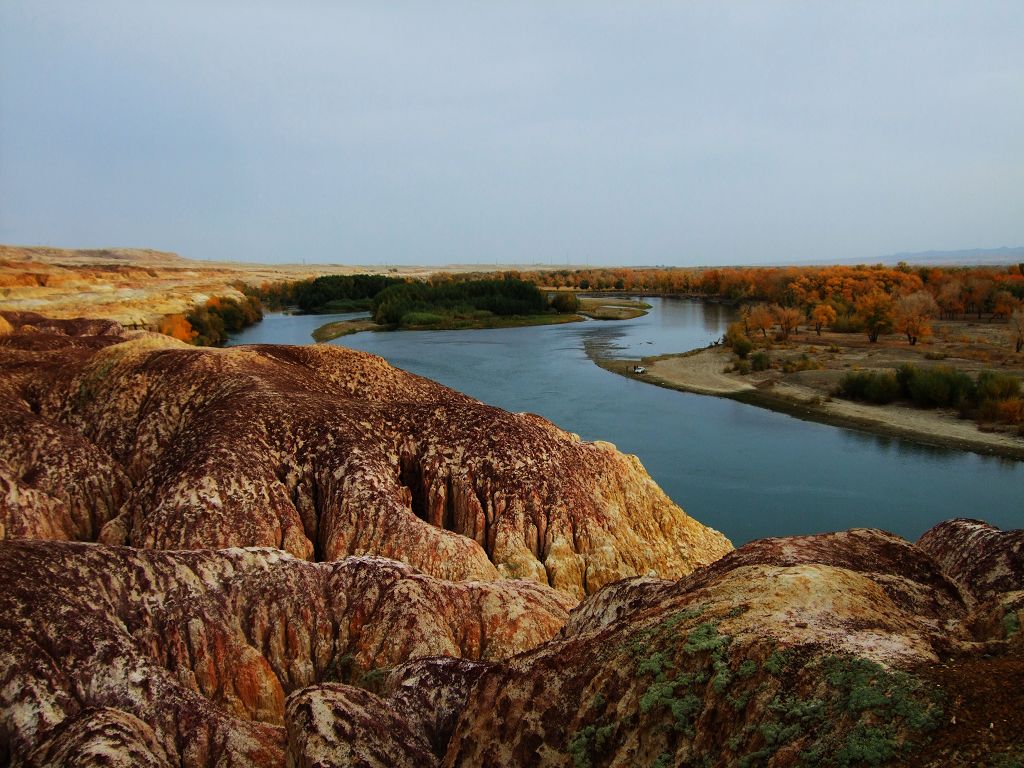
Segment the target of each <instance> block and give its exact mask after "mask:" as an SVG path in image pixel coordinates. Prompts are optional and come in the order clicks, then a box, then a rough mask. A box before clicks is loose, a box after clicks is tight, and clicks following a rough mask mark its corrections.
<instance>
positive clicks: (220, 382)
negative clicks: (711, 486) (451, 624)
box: [0, 317, 730, 596]
mask: <svg viewBox="0 0 1024 768" xmlns="http://www.w3.org/2000/svg"><path fill="white" fill-rule="evenodd" d="M23 320H24V318H20V317H19V318H15V321H14V322H13V324H14V325H16V326H17V327H18V328H19V331H21V332H23V331H24V330H25V328H26V327H27V325H26V323H24V322H23ZM29 325H31V326H32V327H33V328H34V329H35V331H34V332H39V331H42V330H47V329H49V328H51V327H53V328H54V329H55V331H54V333H53V335H52V336H51V337H50V338H52V339H58V340H60V339H68V338H75V339H87V338H91V339H101V340H102V344H97V346H95V347H88V346H79V347H75V348H73V349H68V348H66V347H63V346H59V345H57V346H55V347H53V348H49V349H47V348H44V347H43V345H41V344H40V343H36V344H35V346H33V348H32V349H30V350H26V349H21V348H18V347H17V345H16V344H14V343H13V341H14V340H17V339H19V338H25V336H24V334H22V335H20V336H19V334H15V335H13V336H9V337H6V338H8V339H9V340H11V342H12V343H11V344H8V346H6V347H3V346H0V387H2V388H4V389H6V390H7V391H8V392H10V393H11V398H10V404H8V405H6V406H3V407H5V408H8V409H10V411H11V413H12V414H13V415H9V416H8V418H9V419H14V418H21V419H23V420H27V419H29V415H27V414H31V417H32V418H34V419H38V420H40V423H42V424H45V425H47V430H40V432H39V438H38V441H39V443H40V445H39V447H38V449H34V450H33V456H34V457H35V459H34V464H33V466H35V467H36V468H37V470H36V471H37V472H41V473H43V474H49V475H53V476H66V475H67V474H68V472H69V471H71V470H70V469H69V463H70V459H69V456H71V455H72V454H74V455H78V454H81V453H83V451H85V448H88V447H89V446H92V447H94V450H93V451H92V453H93V454H94V455H93V458H92V460H93V461H94V463H102V462H103V461H106V464H104V465H103V466H104V470H103V471H104V472H106V475H104V476H103V477H102V478H100V477H99V474H97V473H95V472H94V473H93V475H94V476H95V479H94V484H95V485H96V486H98V487H102V488H103V489H104V492H105V493H106V495H107V498H109V499H110V500H111V503H115V502H116V501H117V500H119V499H121V498H122V496H124V498H125V501H124V504H123V506H122V507H121V509H120V514H118V515H117V517H116V518H114V519H113V520H110V521H109V522H108V523H107V524H106V526H105V527H104V528H103V530H102V533H101V534H100V539H101V540H102V541H104V542H106V543H110V544H130V545H132V546H137V547H146V548H157V549H167V548H193V549H199V548H219V547H226V546H271V547H277V548H281V549H284V550H286V551H288V552H291V553H292V554H294V555H296V556H297V557H301V558H306V559H315V560H330V559H335V558H340V557H345V556H347V555H357V554H376V555H381V556H385V557H390V558H394V559H399V560H403V561H405V562H408V563H410V564H412V565H414V566H415V567H417V568H419V569H421V570H423V571H425V572H427V573H430V574H432V575H434V576H438V577H441V578H447V579H456V580H460V579H484V580H493V579H496V578H499V577H510V578H529V579H534V580H536V581H539V582H541V583H547V584H550V585H552V586H554V587H556V588H557V589H560V590H562V591H565V592H567V593H569V594H572V595H577V596H580V595H583V594H584V593H586V592H593V591H595V590H596V589H598V588H599V587H600V586H602V585H603V584H606V583H608V582H610V581H614V580H616V579H619V578H622V577H625V576H632V575H637V574H647V573H656V574H658V575H661V576H666V577H677V576H680V575H682V574H685V573H688V572H690V571H691V570H693V569H694V568H695V567H697V566H699V565H701V564H704V563H707V562H710V561H712V560H714V559H716V558H717V557H719V556H720V555H721V554H723V553H724V552H726V551H728V550H729V548H730V545H729V543H728V541H727V540H726V539H725V538H724V537H723V536H722V535H721V534H719V533H718V532H716V531H713V530H711V529H709V528H706V527H704V526H702V525H700V524H699V523H697V522H696V521H694V520H692V519H691V518H689V517H687V516H686V515H685V513H683V511H682V510H680V509H679V508H678V507H677V506H676V505H675V504H673V503H672V502H671V500H669V499H668V498H667V497H666V496H665V494H664V493H663V492H662V491H661V490H660V489H659V488H658V487H657V485H655V483H654V482H653V481H652V480H651V479H650V477H648V476H647V474H646V472H644V470H643V468H642V467H641V466H640V464H639V462H638V461H637V460H636V459H635V458H634V457H630V456H624V455H623V454H620V453H619V452H618V451H616V450H615V449H614V447H612V446H610V445H608V444H604V443H586V442H583V441H581V440H580V439H579V438H578V437H576V436H575V435H572V434H569V433H567V432H564V431H562V430H560V429H558V428H557V427H555V426H554V425H553V424H551V423H550V422H548V421H545V420H544V419H541V418H539V417H537V416H533V415H530V414H511V413H507V412H504V411H501V410H499V409H497V408H492V407H489V406H486V405H484V404H482V403H480V402H478V401H475V400H473V399H471V398H468V397H466V396H464V395H461V394H459V393H457V392H454V391H452V390H450V389H447V388H445V387H442V386H440V385H438V384H436V383H434V382H431V381H428V380H426V379H423V378H420V377H418V376H413V375H411V374H408V373H404V372H402V371H400V370H397V369H395V368H393V367H391V366H389V365H388V364H387V363H386V362H384V361H383V360H382V359H381V358H378V357H374V356H372V355H367V354H365V353H361V352H355V351H352V350H346V349H342V348H338V347H332V346H317V347H271V346H266V347H246V348H236V349H227V350H213V349H197V348H192V347H187V346H185V345H183V344H180V343H178V342H174V341H173V340H170V339H167V338H165V337H158V336H155V335H152V334H136V335H134V336H132V337H131V338H128V337H127V336H123V335H122V336H119V335H118V332H117V329H116V328H113V327H109V326H108V325H91V324H89V323H88V322H86V321H49V324H47V323H45V322H42V321H41V320H38V319H36V320H35V321H34V323H33V324H29ZM75 332H82V333H86V334H89V333H102V335H101V336H88V335H86V336H75V335H74V333H75ZM34 338H45V335H44V336H41V337H40V336H38V335H37V337H34ZM108 342H114V343H108ZM24 428H27V427H19V428H18V429H19V430H23V429H24ZM19 434H20V432H19ZM85 452H86V453H88V451H85ZM14 453H15V451H14V450H13V448H12V447H11V446H10V445H7V446H3V445H0V459H2V460H6V461H7V462H8V464H12V463H15V462H14V458H13V457H14ZM48 462H49V463H48ZM50 465H52V466H50ZM14 471H15V473H17V470H16V469H15V470H14ZM122 475H123V476H124V477H125V478H127V481H128V483H129V484H130V486H131V487H130V490H129V491H128V493H127V494H123V493H122V491H121V484H120V479H121V477H122ZM42 490H43V492H44V493H46V492H47V489H46V488H43V489H42ZM49 495H51V497H53V498H57V499H58V500H59V501H62V502H63V503H64V504H65V506H70V507H71V508H77V507H81V506H82V505H87V504H95V503H96V502H95V498H96V494H94V493H92V492H91V491H90V490H88V489H83V490H82V491H81V492H80V493H79V492H78V491H77V490H76V489H75V488H74V487H73V486H68V487H67V488H65V489H64V496H60V495H59V494H58V495H56V496H54V495H53V494H52V493H51V494H49ZM76 505H77V507H76ZM109 506H110V505H109V504H105V505H104V507H103V509H102V510H101V511H99V512H94V513H93V514H92V516H91V518H90V520H91V521H92V522H97V521H101V520H103V519H105V518H107V517H109V509H108V507H109ZM18 515H19V519H21V517H23V514H22V513H18ZM45 516H46V517H47V518H52V517H55V516H58V514H57V512H56V511H54V512H47V513H45ZM78 517H82V514H81V513H79V514H78ZM20 525H21V527H20V528H19V530H23V531H25V534H24V535H43V534H46V532H47V531H48V530H62V531H64V532H65V537H67V538H85V539H88V538H91V536H90V535H89V534H90V533H91V532H92V531H93V529H94V528H95V525H93V526H92V527H89V526H85V525H77V526H69V524H68V523H67V521H63V520H60V521H56V522H54V523H53V524H50V525H49V526H47V525H42V524H40V525H37V526H36V527H35V528H34V529H33V528H31V526H28V525H25V524H20ZM69 527H70V528H73V530H67V529H68V528H69ZM33 530H34V531H35V533H32V531H33ZM8 535H21V534H17V533H15V532H14V531H13V529H12V531H11V532H9V533H8Z"/></svg>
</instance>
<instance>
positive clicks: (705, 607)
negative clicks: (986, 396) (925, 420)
mask: <svg viewBox="0 0 1024 768" xmlns="http://www.w3.org/2000/svg"><path fill="white" fill-rule="evenodd" d="M947 525H948V524H947ZM952 525H953V527H954V528H955V527H958V526H960V524H959V523H955V524H952ZM941 528H942V527H941V526H940V528H939V529H937V531H935V532H933V533H932V534H930V535H929V536H927V537H926V539H925V541H926V542H927V541H929V540H931V541H934V540H935V538H936V537H937V536H938V535H942V531H941ZM990 531H991V532H992V533H993V534H995V533H997V532H995V531H994V530H992V529H990ZM979 545H980V546H979ZM960 546H961V548H962V550H963V551H962V554H963V555H964V556H965V557H967V558H968V559H973V560H975V561H977V560H978V559H984V558H985V555H986V553H987V548H986V546H985V545H984V543H983V542H982V541H981V540H980V539H974V540H968V541H965V542H963V543H962V544H961V545H960ZM975 547H978V550H977V551H976V556H975V557H974V558H970V557H969V554H968V553H969V551H971V550H972V549H974V548H975ZM1009 559H1010V560H1012V566H1011V567H1012V568H1014V569H1017V570H1018V572H1019V569H1020V568H1021V557H1020V552H1019V551H1018V552H1016V554H1014V555H1013V556H1012V557H1011V558H1009ZM1000 562H1001V563H1002V565H999V566H997V567H998V568H999V569H1000V572H1002V570H1003V565H1005V564H1006V563H1007V562H1008V561H1007V560H1001V561H1000ZM991 583H993V582H992V578H991V574H990V573H989V572H988V571H986V570H985V569H984V567H982V568H980V569H978V570H971V572H970V574H969V579H968V580H967V581H965V582H963V587H961V586H960V585H958V584H957V583H956V582H955V581H954V580H953V579H952V578H951V577H950V576H949V575H947V574H944V573H943V572H942V569H941V567H940V562H939V561H936V560H935V559H933V558H932V557H930V556H929V554H928V553H927V552H926V551H925V549H924V548H921V547H917V546H914V545H911V544H909V543H907V542H905V541H903V540H901V539H899V538H897V537H894V536H892V535H889V534H885V533H882V532H880V531H869V530H854V531H849V532H844V533H837V534H830V535H822V536H812V537H794V538H788V539H767V540H763V541H757V542H753V543H751V544H748V545H746V546H744V547H742V548H741V549H739V550H737V551H735V552H733V553H731V554H729V555H727V556H725V557H724V558H722V559H721V560H719V561H718V562H716V563H714V564H713V565H711V566H708V567H707V568H703V569H701V570H699V571H697V572H696V573H694V574H692V575H691V576H689V577H686V578H683V579H681V580H679V581H677V582H669V581H659V580H653V579H629V580H625V581H621V582H618V583H616V584H613V585H610V586H608V587H606V588H605V589H604V590H602V591H601V592H600V593H598V594H597V595H595V596H593V597H591V598H590V599H588V600H587V601H585V602H584V603H582V604H581V606H580V607H579V608H577V609H576V610H575V611H574V612H573V614H572V616H571V617H570V620H569V622H568V623H567V624H566V627H565V628H564V629H563V630H562V632H561V633H560V635H559V636H558V637H557V638H556V639H554V640H553V641H551V642H549V643H547V644H545V645H543V646H541V647H540V648H538V649H536V650H534V651H532V652H530V653H527V654H524V655H522V656H519V657H517V658H515V659H513V660H511V661H510V662H508V663H505V664H501V665H495V666H493V667H491V668H489V669H488V670H487V671H486V672H485V673H484V674H483V675H482V676H481V678H480V681H479V682H478V683H477V685H476V686H475V687H474V689H473V692H472V693H471V695H470V697H469V700H468V702H467V705H466V712H465V714H464V716H463V717H462V719H461V720H460V721H459V724H458V726H457V727H456V730H455V733H454V734H453V737H452V740H451V743H450V745H449V749H448V752H447V755H446V758H445V760H444V765H445V766H504V765H527V764H528V765H539V766H556V765H557V766H561V765H567V764H574V765H576V766H634V765H642V766H652V765H653V766H675V765H709V766H733V765H770V766H790V765H851V766H852V765H936V766H938V765H975V764H979V765H984V764H989V763H988V762H986V761H988V760H993V761H998V760H1003V759H1006V756H1007V754H1009V755H1016V756H1017V758H1018V759H1019V757H1020V755H1021V754H1022V752H1021V750H1024V737H1022V736H1021V733H1022V731H1021V725H1022V724H1024V718H1022V712H1024V693H1022V692H1021V689H1020V683H1021V682H1022V681H1024V658H1022V657H1021V654H1020V652H1019V647H1020V646H1019V644H1015V640H1016V636H1017V634H1019V633H1018V630H1017V629H1016V628H1015V627H1016V625H1015V624H1012V623H1008V624H1007V625H1006V626H993V627H992V631H991V633H990V634H988V635H985V636H982V637H979V636H978V635H977V633H976V629H977V628H976V627H972V626H971V614H972V609H973V607H974V605H975V598H974V597H973V592H972V590H973V589H975V588H976V585H979V584H982V585H983V584H991ZM1017 586H1018V587H1019V586H1020V584H1019V582H1017ZM959 669H965V670H969V672H967V673H966V674H964V675H962V676H959V675H958V673H957V672H956V670H959ZM958 721H959V726H958V725H957V723H958ZM982 721H983V722H982ZM992 764H996V763H995V762H993V763H992Z"/></svg>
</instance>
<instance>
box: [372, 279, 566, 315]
mask: <svg viewBox="0 0 1024 768" xmlns="http://www.w3.org/2000/svg"><path fill="white" fill-rule="evenodd" d="M372 308H373V319H374V320H375V321H376V322H378V323H382V324H384V325H398V326H400V325H407V324H409V320H408V317H407V316H408V315H409V314H410V313H428V314H433V315H467V314H468V315H473V314H474V313H477V312H489V313H490V314H492V315H503V316H510V315H538V314H542V313H544V312H547V311H548V301H547V298H546V297H545V296H544V294H543V293H542V292H541V291H540V289H539V288H537V286H536V285H534V284H533V283H528V282H526V281H524V280H515V279H506V280H466V281H463V282H445V283H440V284H437V285H430V284H427V283H401V284H400V285H392V286H390V287H388V288H385V289H384V290H383V291H381V292H380V293H378V294H377V295H376V296H375V297H374V299H373V307H372Z"/></svg>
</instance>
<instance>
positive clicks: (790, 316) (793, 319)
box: [772, 305, 804, 339]
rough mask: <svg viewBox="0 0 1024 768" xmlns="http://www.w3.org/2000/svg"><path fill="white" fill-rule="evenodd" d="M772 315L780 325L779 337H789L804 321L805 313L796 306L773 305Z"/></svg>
mask: <svg viewBox="0 0 1024 768" xmlns="http://www.w3.org/2000/svg"><path fill="white" fill-rule="evenodd" d="M772 316H773V317H774V318H775V322H776V324H777V325H778V326H779V338H781V339H788V338H789V334H791V333H792V332H793V331H795V330H796V329H797V328H798V327H799V325H800V323H802V322H803V319H804V313H803V312H801V311H800V310H799V309H797V308H796V307H780V306H778V305H776V306H774V307H772Z"/></svg>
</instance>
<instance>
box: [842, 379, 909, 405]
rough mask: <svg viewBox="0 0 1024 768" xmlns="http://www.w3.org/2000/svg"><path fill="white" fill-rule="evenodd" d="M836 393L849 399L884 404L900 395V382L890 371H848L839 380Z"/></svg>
mask: <svg viewBox="0 0 1024 768" xmlns="http://www.w3.org/2000/svg"><path fill="white" fill-rule="evenodd" d="M838 394H839V395H841V396H842V397H846V398H849V399H850V400H863V401H864V402H866V403H873V404H874V405H885V404H886V403H891V402H892V401H893V400H896V399H897V398H898V397H899V396H900V383H899V381H897V379H896V374H895V373H893V372H891V371H850V372H849V373H847V374H846V375H845V376H843V378H842V379H841V380H840V382H839V391H838Z"/></svg>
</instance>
